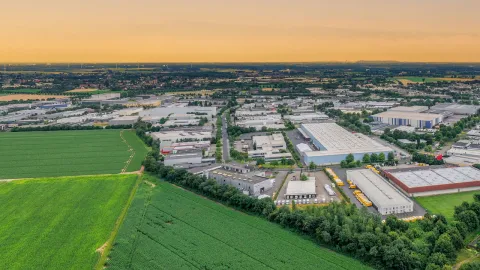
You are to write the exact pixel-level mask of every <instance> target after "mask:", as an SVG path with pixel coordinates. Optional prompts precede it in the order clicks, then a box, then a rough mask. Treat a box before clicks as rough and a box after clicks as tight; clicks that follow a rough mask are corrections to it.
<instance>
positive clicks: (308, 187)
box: [285, 180, 317, 195]
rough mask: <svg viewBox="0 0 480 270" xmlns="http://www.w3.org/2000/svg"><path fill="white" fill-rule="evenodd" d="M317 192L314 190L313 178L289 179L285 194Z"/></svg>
mask: <svg viewBox="0 0 480 270" xmlns="http://www.w3.org/2000/svg"><path fill="white" fill-rule="evenodd" d="M306 194H317V193H316V190H315V180H307V181H290V182H288V186H287V191H286V192H285V195H306Z"/></svg>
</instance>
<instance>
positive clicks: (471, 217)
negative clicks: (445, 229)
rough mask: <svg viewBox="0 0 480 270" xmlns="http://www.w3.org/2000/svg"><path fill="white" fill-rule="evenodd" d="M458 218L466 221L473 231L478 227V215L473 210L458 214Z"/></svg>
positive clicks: (468, 227) (469, 228)
mask: <svg viewBox="0 0 480 270" xmlns="http://www.w3.org/2000/svg"><path fill="white" fill-rule="evenodd" d="M456 218H457V220H458V221H460V222H463V223H465V225H467V229H468V230H469V231H471V232H473V231H475V230H476V229H477V228H478V217H477V215H476V214H475V212H473V211H472V210H466V211H463V212H461V213H460V214H458V215H457V216H456Z"/></svg>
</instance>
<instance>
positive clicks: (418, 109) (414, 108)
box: [389, 106, 428, 113]
mask: <svg viewBox="0 0 480 270" xmlns="http://www.w3.org/2000/svg"><path fill="white" fill-rule="evenodd" d="M427 110H428V107H427V106H398V107H393V108H391V109H389V111H392V112H416V113H420V112H424V111H427Z"/></svg>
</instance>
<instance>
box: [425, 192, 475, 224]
mask: <svg viewBox="0 0 480 270" xmlns="http://www.w3.org/2000/svg"><path fill="white" fill-rule="evenodd" d="M476 193H480V191H469V192H461V193H453V194H445V195H436V196H428V197H417V198H416V200H417V202H418V203H419V204H420V205H421V206H423V208H425V209H426V210H427V211H428V212H429V213H431V214H441V215H444V216H445V217H446V218H447V220H449V221H451V220H453V213H454V209H455V206H457V205H460V204H462V202H473V194H476Z"/></svg>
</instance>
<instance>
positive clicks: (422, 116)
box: [373, 111, 443, 120]
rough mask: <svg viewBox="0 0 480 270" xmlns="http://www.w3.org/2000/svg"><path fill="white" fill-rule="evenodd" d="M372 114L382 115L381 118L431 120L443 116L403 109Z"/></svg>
mask: <svg viewBox="0 0 480 270" xmlns="http://www.w3.org/2000/svg"><path fill="white" fill-rule="evenodd" d="M373 116H376V117H383V118H401V119H411V120H432V119H435V118H440V119H442V118H443V116H442V115H441V114H434V113H418V112H405V111H386V112H381V113H377V114H374V115H373Z"/></svg>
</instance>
